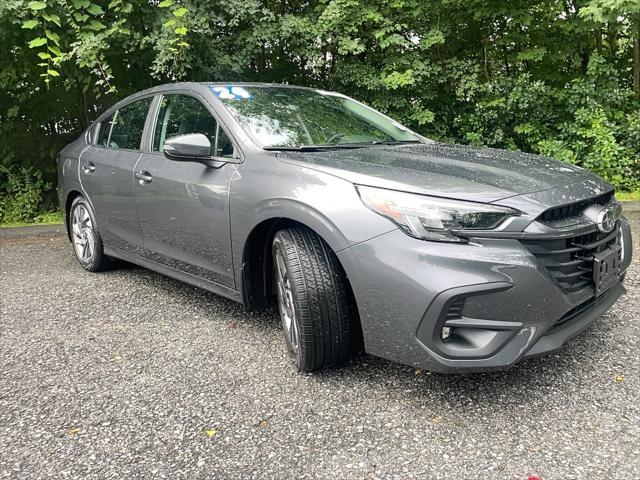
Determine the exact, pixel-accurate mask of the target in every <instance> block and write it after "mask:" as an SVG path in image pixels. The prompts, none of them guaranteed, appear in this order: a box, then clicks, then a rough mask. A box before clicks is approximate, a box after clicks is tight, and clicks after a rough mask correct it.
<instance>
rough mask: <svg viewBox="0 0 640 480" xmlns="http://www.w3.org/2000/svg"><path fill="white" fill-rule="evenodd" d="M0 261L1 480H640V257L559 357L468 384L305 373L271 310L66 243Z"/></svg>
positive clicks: (31, 242)
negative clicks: (612, 299) (613, 300)
mask: <svg viewBox="0 0 640 480" xmlns="http://www.w3.org/2000/svg"><path fill="white" fill-rule="evenodd" d="M634 229H635V238H636V239H640V231H639V230H640V217H639V216H638V214H634ZM635 254H636V258H638V255H639V252H638V244H637V243H636V248H635ZM0 262H1V271H2V275H1V280H0V288H1V290H0V295H1V296H0V299H1V302H2V305H1V310H0V313H1V315H2V317H1V321H0V477H2V478H100V479H106V478H135V477H153V478H198V477H199V478H204V477H207V478H212V477H216V478H260V479H262V478H349V479H360V478H402V479H405V478H422V479H425V478H430V479H435V478H454V479H466V478H474V479H476V478H480V479H484V478H490V479H494V478H500V479H526V478H527V477H528V476H529V475H532V474H537V475H539V476H540V477H541V478H543V479H544V480H549V479H573V478H576V479H577V478H580V479H584V478H593V479H596V478H598V479H600V478H607V479H609V478H611V479H614V478H615V479H630V478H638V477H639V476H640V460H639V459H640V400H639V397H640V388H639V387H640V378H639V368H638V367H639V365H640V352H639V350H638V348H637V345H638V343H637V339H638V338H639V337H640V268H639V262H638V261H637V260H636V261H634V264H633V265H632V267H631V270H630V271H629V273H628V275H627V281H626V285H627V288H628V289H629V293H628V294H627V295H626V296H625V297H623V299H621V300H620V301H619V303H618V304H617V305H616V306H615V307H614V308H613V309H612V310H611V311H610V312H609V313H608V314H606V315H605V316H604V317H603V318H602V319H601V320H600V321H598V322H597V323H596V324H595V325H594V326H593V327H592V328H590V329H589V330H588V331H586V332H585V333H584V334H582V335H581V336H579V337H577V338H576V339H574V340H573V341H572V342H570V343H569V344H568V345H566V346H565V348H564V349H562V350H561V351H560V352H558V353H557V354H554V355H551V356H547V357H543V358H539V359H533V360H529V361H526V362H522V363H520V364H519V365H517V366H516V367H515V368H513V369H512V370H510V371H508V372H503V373H495V374H476V375H465V376H446V375H436V374H427V373H425V372H422V373H421V372H416V371H414V369H412V368H409V367H405V366H402V365H397V364H394V363H391V362H387V361H384V360H380V359H376V358H373V357H369V356H366V355H363V356H361V357H359V358H356V359H354V360H353V361H352V362H351V363H350V364H349V365H347V366H346V367H345V368H342V369H338V370H332V371H327V372H324V373H321V374H316V375H300V374H297V373H296V372H294V370H293V368H292V366H291V365H290V363H289V361H288V359H287V357H286V353H285V350H284V342H283V341H282V339H281V332H280V328H279V324H278V321H277V320H276V319H275V314H274V313H273V312H263V313H261V314H247V313H245V312H244V311H243V309H242V307H241V306H240V305H237V304H234V303H232V302H231V301H228V300H225V299H222V298H220V297H217V296H215V295H213V294H209V293H207V292H204V291H202V290H198V289H196V288H192V287H189V286H186V285H184V284H181V283H179V282H177V281H173V280H171V279H168V278H166V277H162V276H161V275H158V274H155V273H152V272H150V271H146V270H143V269H140V268H137V267H133V266H121V267H120V268H118V269H116V270H113V271H110V272H107V273H103V274H91V273H86V272H84V271H83V270H81V269H80V267H79V266H78V265H77V264H76V261H75V259H74V257H73V253H72V250H71V246H70V245H69V243H68V242H67V241H66V239H64V238H61V237H56V238H27V239H10V238H5V239H4V240H0Z"/></svg>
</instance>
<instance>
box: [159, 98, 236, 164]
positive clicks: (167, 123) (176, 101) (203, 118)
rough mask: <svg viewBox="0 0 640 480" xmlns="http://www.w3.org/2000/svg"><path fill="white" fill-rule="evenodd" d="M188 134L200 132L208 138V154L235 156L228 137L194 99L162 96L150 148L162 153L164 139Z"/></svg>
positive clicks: (203, 107)
mask: <svg viewBox="0 0 640 480" xmlns="http://www.w3.org/2000/svg"><path fill="white" fill-rule="evenodd" d="M189 133H201V134H203V135H205V136H206V137H207V138H208V139H209V141H210V142H211V156H217V157H233V156H234V149H233V144H232V143H231V141H230V140H229V137H228V136H227V134H226V133H225V131H224V130H223V129H222V127H220V126H219V125H218V124H217V122H216V119H215V118H214V117H213V116H212V115H211V113H210V112H209V110H207V108H206V107H205V106H204V105H203V104H202V103H201V102H200V101H199V100H198V99H197V98H195V97H191V96H188V95H166V96H164V97H162V100H161V102H160V110H159V112H158V118H157V121H156V129H155V132H154V135H153V151H155V152H161V151H162V147H163V146H164V142H165V141H166V140H167V139H169V138H172V137H177V136H178V135H186V134H189ZM216 135H217V142H216Z"/></svg>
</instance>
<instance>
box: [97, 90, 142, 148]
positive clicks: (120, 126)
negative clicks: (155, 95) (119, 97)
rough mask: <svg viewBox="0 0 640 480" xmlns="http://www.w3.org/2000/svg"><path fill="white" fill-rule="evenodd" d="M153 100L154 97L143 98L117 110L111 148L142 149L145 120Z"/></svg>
mask: <svg viewBox="0 0 640 480" xmlns="http://www.w3.org/2000/svg"><path fill="white" fill-rule="evenodd" d="M151 100H152V97H148V98H143V99H142V100H138V101H137V102H133V103H131V104H129V105H126V106H124V107H122V108H120V109H119V110H118V111H117V112H116V115H115V120H114V122H113V128H112V129H111V136H110V138H109V143H108V147H109V148H124V149H128V150H140V144H141V142H142V132H143V130H144V122H145V120H146V119H147V112H148V111H149V106H150V105H151ZM101 145H102V143H101Z"/></svg>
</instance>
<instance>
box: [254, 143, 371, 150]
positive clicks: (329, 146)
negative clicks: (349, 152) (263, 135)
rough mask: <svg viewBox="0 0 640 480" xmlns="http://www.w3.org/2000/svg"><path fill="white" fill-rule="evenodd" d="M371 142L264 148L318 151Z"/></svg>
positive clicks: (271, 147) (354, 146)
mask: <svg viewBox="0 0 640 480" xmlns="http://www.w3.org/2000/svg"><path fill="white" fill-rule="evenodd" d="M368 145H371V144H370V143H336V144H327V145H322V144H320V145H300V146H298V147H277V146H275V147H274V146H267V147H263V150H282V151H286V152H289V151H294V152H317V151H320V150H341V149H351V148H364V147H366V146H368Z"/></svg>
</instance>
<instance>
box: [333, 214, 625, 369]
mask: <svg viewBox="0 0 640 480" xmlns="http://www.w3.org/2000/svg"><path fill="white" fill-rule="evenodd" d="M620 229H621V236H622V238H623V239H624V242H623V245H624V246H623V249H624V256H623V261H622V265H621V267H620V269H621V272H624V271H625V270H626V268H627V267H628V266H629V264H630V263H631V231H630V228H629V224H628V222H627V221H626V220H625V219H624V218H623V219H621V220H620ZM338 257H339V259H340V261H341V262H342V265H343V266H344V268H345V271H346V273H347V276H348V277H349V280H350V282H351V286H352V289H353V292H354V295H355V298H356V302H357V305H358V310H359V313H360V319H361V323H362V329H363V334H364V340H365V349H366V351H367V352H368V353H370V354H372V355H376V356H379V357H383V358H386V359H389V360H393V361H396V362H400V363H404V364H407V365H412V366H416V367H421V368H425V369H427V370H430V371H436V372H465V371H489V370H500V369H506V368H509V367H511V366H512V365H513V364H515V363H516V362H517V361H519V360H520V359H522V358H526V357H531V356H536V355H542V354H545V353H549V352H552V351H555V350H557V349H558V348H560V347H561V346H562V345H563V344H564V343H565V342H566V341H567V340H569V339H570V338H571V337H573V336H575V335H577V334H578V333H579V332H581V331H582V330H584V329H585V328H587V327H588V326H589V325H590V324H591V323H593V322H594V321H595V320H596V319H597V318H598V317H600V316H601V315H602V314H603V313H604V312H605V311H606V310H608V309H609V308H610V307H611V306H612V305H613V304H614V303H615V302H616V300H617V299H618V298H619V297H620V296H621V295H623V294H624V293H625V291H626V290H625V288H624V286H623V285H622V283H621V282H619V283H617V284H616V285H614V286H613V287H611V288H610V289H609V290H607V291H606V292H605V293H603V294H602V295H600V296H598V297H597V298H596V297H594V290H593V289H592V288H586V289H583V290H580V291H577V292H567V291H565V290H564V289H562V288H561V287H560V286H559V285H558V284H557V283H556V282H554V281H553V280H552V278H551V276H550V272H549V270H548V269H547V268H546V267H545V266H544V265H543V262H541V261H540V259H539V258H538V257H536V256H535V255H534V254H533V253H531V251H530V250H529V249H528V248H527V247H526V246H525V245H524V244H523V243H522V242H521V241H519V240H518V239H488V238H484V239H475V240H474V242H472V243H470V244H465V245H452V244H446V243H434V242H425V241H421V240H416V239H413V238H410V237H408V236H407V235H405V234H404V233H402V232H401V231H399V230H395V231H392V232H389V233H386V234H384V235H381V236H379V237H376V238H373V239H371V240H369V241H366V242H363V243H361V244H358V245H355V246H353V247H350V248H348V249H346V250H342V251H340V252H338ZM445 321H446V322H447V325H453V326H454V328H453V334H452V337H451V338H450V339H448V340H447V341H443V340H442V338H441V332H442V326H443V325H444V322H445Z"/></svg>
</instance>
